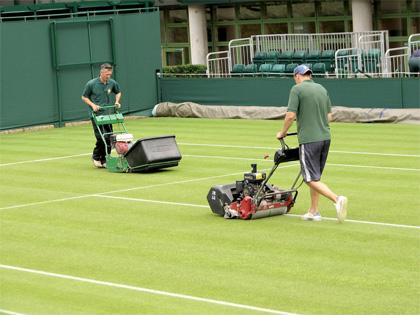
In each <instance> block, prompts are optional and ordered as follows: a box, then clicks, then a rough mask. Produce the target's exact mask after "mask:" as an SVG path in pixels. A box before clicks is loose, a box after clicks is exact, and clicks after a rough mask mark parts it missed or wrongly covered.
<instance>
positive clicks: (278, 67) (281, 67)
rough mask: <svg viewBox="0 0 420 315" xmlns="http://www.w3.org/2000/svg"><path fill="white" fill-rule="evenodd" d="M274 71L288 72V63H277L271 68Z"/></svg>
mask: <svg viewBox="0 0 420 315" xmlns="http://www.w3.org/2000/svg"><path fill="white" fill-rule="evenodd" d="M271 72H272V73H285V72H286V65H285V64H275V65H273V68H271Z"/></svg>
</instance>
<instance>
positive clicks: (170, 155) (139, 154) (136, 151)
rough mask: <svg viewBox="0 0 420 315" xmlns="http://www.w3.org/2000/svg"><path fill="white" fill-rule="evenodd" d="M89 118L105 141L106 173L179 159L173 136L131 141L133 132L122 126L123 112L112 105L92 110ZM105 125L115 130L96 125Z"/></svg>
mask: <svg viewBox="0 0 420 315" xmlns="http://www.w3.org/2000/svg"><path fill="white" fill-rule="evenodd" d="M92 119H93V120H94V122H95V123H96V126H97V129H98V131H99V133H100V135H101V138H102V141H103V142H104V144H105V148H106V168H107V169H108V170H109V171H110V172H116V173H131V172H147V171H153V170H158V169H162V168H168V167H173V166H177V165H178V164H179V161H181V158H182V157H181V153H180V152H179V149H178V145H177V143H176V140H175V135H165V136H158V137H149V138H142V139H139V140H137V141H135V142H134V140H133V135H132V134H130V133H128V131H127V128H126V127H125V124H124V116H123V114H122V113H120V112H119V109H118V108H117V107H116V106H114V105H109V106H101V109H100V111H99V112H97V113H94V112H92ZM108 124H110V125H112V126H113V129H115V130H113V131H111V132H104V131H103V130H101V128H100V126H102V125H108ZM107 139H109V142H110V144H111V146H110V147H109V146H107Z"/></svg>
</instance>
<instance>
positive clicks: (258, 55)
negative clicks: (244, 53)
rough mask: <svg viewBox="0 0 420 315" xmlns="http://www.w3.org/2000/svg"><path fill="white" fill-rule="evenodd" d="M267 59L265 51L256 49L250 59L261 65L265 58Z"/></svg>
mask: <svg viewBox="0 0 420 315" xmlns="http://www.w3.org/2000/svg"><path fill="white" fill-rule="evenodd" d="M266 59H267V53H266V52H265V51H258V52H257V53H256V54H255V56H254V58H253V59H252V62H253V63H254V64H257V65H261V64H263V63H265V60H266Z"/></svg>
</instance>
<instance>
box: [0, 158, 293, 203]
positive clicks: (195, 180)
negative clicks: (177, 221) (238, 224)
mask: <svg viewBox="0 0 420 315" xmlns="http://www.w3.org/2000/svg"><path fill="white" fill-rule="evenodd" d="M286 167H290V166H283V167H281V168H286ZM279 168H280V167H279ZM243 173H244V172H243V171H242V172H237V173H231V174H224V175H216V176H209V177H201V178H194V179H186V180H180V181H174V182H168V183H161V184H154V185H148V186H137V187H132V188H125V189H116V190H111V191H105V192H97V193H92V194H86V195H79V196H73V197H67V198H59V199H51V200H44V201H37V202H30V203H23V204H19V205H13V206H6V207H2V208H0V210H8V209H15V208H23V207H29V206H38V205H43V204H49V203H55V202H61V201H68V200H73V199H82V198H89V197H94V196H96V195H102V194H112V193H120V192H127V191H133V190H141V189H149V188H155V187H162V186H168V185H176V184H184V183H191V182H199V181H204V180H209V179H215V178H223V177H228V176H234V175H242V174H243Z"/></svg>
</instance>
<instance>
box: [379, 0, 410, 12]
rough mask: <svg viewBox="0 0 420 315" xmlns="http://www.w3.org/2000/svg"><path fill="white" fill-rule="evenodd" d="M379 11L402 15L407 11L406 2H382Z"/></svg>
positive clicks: (383, 0)
mask: <svg viewBox="0 0 420 315" xmlns="http://www.w3.org/2000/svg"><path fill="white" fill-rule="evenodd" d="M414 2H415V1H414ZM379 10H380V12H381V13H402V12H405V11H406V10H407V2H406V1H405V0H404V1H402V0H392V1H390V0H382V1H381V2H380V5H379Z"/></svg>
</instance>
